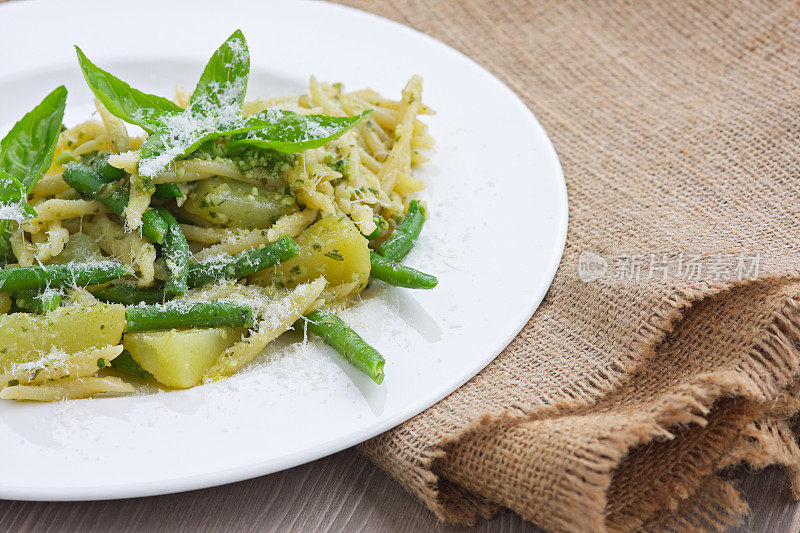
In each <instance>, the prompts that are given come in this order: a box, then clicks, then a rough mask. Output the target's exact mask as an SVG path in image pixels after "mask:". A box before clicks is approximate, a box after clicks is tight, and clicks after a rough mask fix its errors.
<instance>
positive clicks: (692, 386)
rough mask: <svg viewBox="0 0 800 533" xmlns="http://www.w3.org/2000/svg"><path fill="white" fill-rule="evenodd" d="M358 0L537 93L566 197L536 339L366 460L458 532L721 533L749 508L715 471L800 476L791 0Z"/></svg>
mask: <svg viewBox="0 0 800 533" xmlns="http://www.w3.org/2000/svg"><path fill="white" fill-rule="evenodd" d="M348 3H352V4H353V5H355V6H356V7H360V8H362V9H366V10H368V11H372V12H375V13H378V14H381V15H383V16H386V17H389V18H392V19H395V20H398V21H400V22H402V23H405V24H408V25H409V26H412V27H415V28H417V29H420V30H422V31H424V32H426V33H428V34H430V35H432V36H434V37H436V38H438V39H441V40H443V41H444V42H446V43H448V44H450V45H452V46H454V47H455V48H457V49H459V50H462V51H463V52H465V53H466V54H467V55H469V56H471V57H473V58H474V59H476V60H477V61H478V62H480V63H482V64H483V65H484V66H486V67H487V68H488V69H489V70H491V71H492V72H494V73H495V74H496V75H497V76H498V77H499V78H500V79H502V80H503V81H504V82H505V83H507V84H508V85H509V86H510V87H511V88H512V89H514V90H515V91H516V92H517V93H518V94H519V95H521V97H522V98H523V99H524V100H525V102H526V103H527V104H528V105H529V106H530V107H531V109H533V111H534V112H535V113H536V115H537V117H539V119H540V120H541V121H542V123H543V124H544V127H545V128H546V129H547V131H548V132H549V134H550V135H551V138H552V140H553V142H554V144H555V147H556V150H557V151H558V153H559V154H560V157H561V161H562V163H563V165H564V171H565V174H566V179H567V186H568V190H569V197H570V230H569V236H568V239H567V247H566V252H565V254H564V259H563V261H562V263H561V267H560V269H559V272H558V274H557V276H556V279H555V282H554V283H553V286H552V288H551V289H550V292H549V294H548V296H547V298H546V300H545V302H544V303H543V305H542V306H541V308H540V309H539V310H538V311H537V312H536V314H535V315H534V316H533V318H532V319H531V320H530V322H529V323H528V324H527V326H526V327H525V328H524V330H523V331H522V333H520V335H519V336H518V337H517V339H516V340H514V342H512V343H511V345H510V346H509V347H508V348H507V349H506V350H505V351H504V352H503V353H502V354H501V355H500V357H498V358H497V360H496V361H494V362H493V363H492V364H491V365H489V367H487V368H486V369H485V370H484V371H483V372H482V373H481V374H480V375H479V376H477V377H476V378H474V379H473V380H472V381H470V382H469V383H468V384H467V385H465V386H464V387H462V388H461V389H460V390H458V391H457V392H455V393H453V394H452V395H451V396H450V397H448V398H447V399H445V400H443V401H442V402H440V403H439V404H437V405H436V406H434V407H432V408H431V409H429V410H427V411H425V412H424V413H422V414H421V415H419V416H417V417H415V418H414V419H412V420H410V421H409V422H407V423H405V424H403V425H402V426H400V427H398V428H396V429H394V430H392V431H390V432H388V433H386V434H384V435H381V436H380V437H378V438H375V439H373V440H372V441H369V442H367V443H365V444H364V445H363V447H362V449H363V450H364V451H365V452H366V453H367V454H368V455H369V456H370V457H371V458H372V459H374V460H375V461H376V462H377V463H378V464H379V465H381V466H382V467H383V468H384V469H386V471H388V472H389V473H390V474H392V475H393V476H394V477H395V478H397V480H398V481H400V483H402V484H403V486H405V487H406V488H407V489H408V490H409V491H410V492H412V493H413V494H415V495H417V496H418V497H419V498H421V499H422V500H423V501H424V502H425V503H426V504H427V505H428V506H429V507H430V508H431V509H432V510H433V512H435V513H436V515H437V516H439V517H440V518H441V519H442V520H444V521H447V522H455V523H461V524H471V523H474V522H475V521H476V520H477V519H478V518H479V517H486V516H489V515H491V514H492V513H493V512H495V511H496V510H497V509H498V508H500V507H508V508H511V509H513V510H514V511H516V512H518V513H520V514H521V515H522V516H523V517H525V518H526V519H528V520H531V521H533V522H535V523H537V524H539V525H541V526H543V527H545V528H547V529H549V530H552V531H577V530H581V531H584V530H591V531H604V530H609V531H617V530H630V529H654V530H663V529H670V530H696V529H711V530H715V529H721V528H724V527H725V526H726V525H727V524H731V523H734V522H736V521H737V520H739V518H740V517H741V515H742V514H743V513H744V512H746V506H745V504H744V503H743V502H742V501H741V500H740V498H739V495H738V493H737V491H736V490H735V488H734V487H732V486H731V485H730V484H729V483H728V482H725V481H723V480H721V479H720V478H718V477H717V476H716V475H715V472H716V471H718V470H719V469H720V468H721V467H723V466H726V465H729V464H732V463H736V462H739V461H746V462H749V463H751V464H754V465H756V466H762V465H765V464H769V463H775V462H778V463H784V464H787V465H789V466H790V467H791V469H792V470H791V472H793V473H794V475H795V477H800V475H798V474H799V473H800V470H798V464H800V461H798V459H799V458H800V452H799V450H798V447H797V445H796V444H795V440H794V438H793V436H792V430H791V423H790V421H791V417H792V415H793V414H794V413H795V412H796V411H797V409H798V405H797V401H796V395H795V386H796V384H797V378H798V369H799V368H800V352H798V342H800V276H798V265H800V216H798V215H799V214H800V144H799V143H800V77H798V74H800V8H799V7H798V4H797V3H796V2H795V3H788V2H774V3H749V2H728V3H716V5H708V4H709V3H708V2H705V1H697V2H659V1H653V2H651V3H644V2H631V3H629V4H628V5H616V4H607V3H602V2H588V3H586V4H581V3H572V2H568V3H562V2H559V3H548V2H535V3H534V2H524V1H519V0H517V1H505V0H490V1H480V0H472V1H464V0H462V1H449V2H434V1H430V2H422V1H408V0H363V1H350V2H348ZM387 59H388V58H387ZM465 90H468V88H465ZM442 142H446V139H443V140H442ZM531 179H534V180H535V179H536V176H535V175H532V176H531ZM796 486H798V485H796Z"/></svg>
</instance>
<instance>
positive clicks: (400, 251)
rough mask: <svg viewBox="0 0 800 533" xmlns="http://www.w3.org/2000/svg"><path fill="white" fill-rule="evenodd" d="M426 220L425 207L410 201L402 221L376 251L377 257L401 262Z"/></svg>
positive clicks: (412, 245)
mask: <svg viewBox="0 0 800 533" xmlns="http://www.w3.org/2000/svg"><path fill="white" fill-rule="evenodd" d="M426 218H427V216H426V210H425V206H423V205H422V204H421V203H419V202H418V201H417V200H411V203H409V204H408V213H407V214H406V216H405V218H403V221H402V222H400V224H399V225H398V226H397V229H395V230H394V232H393V233H392V234H391V235H390V236H389V238H388V239H386V241H385V242H384V243H383V244H381V245H380V246H379V247H378V249H377V250H376V251H377V252H378V255H381V256H383V257H385V258H386V259H388V260H389V261H401V260H402V259H403V258H404V257H405V256H406V255H408V252H409V251H411V248H413V247H414V243H415V242H416V241H417V238H418V237H419V233H420V231H422V225H423V224H425V219H426Z"/></svg>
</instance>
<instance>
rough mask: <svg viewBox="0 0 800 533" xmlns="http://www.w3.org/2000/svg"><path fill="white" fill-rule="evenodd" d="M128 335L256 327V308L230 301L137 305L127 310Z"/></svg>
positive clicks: (126, 329)
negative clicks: (135, 332) (160, 331)
mask: <svg viewBox="0 0 800 533" xmlns="http://www.w3.org/2000/svg"><path fill="white" fill-rule="evenodd" d="M125 319H126V320H127V322H128V325H127V326H126V328H125V331H126V332H132V331H150V330H155V329H172V328H210V327H216V326H230V327H235V328H251V327H253V308H252V307H249V306H247V305H237V304H232V303H228V302H200V303H176V304H172V303H169V304H163V305H149V306H144V305H135V306H132V307H128V308H127V309H126V310H125Z"/></svg>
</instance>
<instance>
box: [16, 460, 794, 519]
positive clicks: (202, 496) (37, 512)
mask: <svg viewBox="0 0 800 533" xmlns="http://www.w3.org/2000/svg"><path fill="white" fill-rule="evenodd" d="M731 477H733V478H734V479H736V480H737V482H739V483H740V486H741V487H742V489H743V491H744V493H745V496H746V498H747V501H748V502H749V503H750V505H751V507H752V513H751V515H750V517H749V518H748V519H747V520H746V522H745V523H744V524H743V525H742V526H740V527H738V528H734V529H732V531H735V532H737V533H744V532H754V531H758V532H767V531H768V532H771V533H789V532H792V533H795V532H797V531H800V505H798V504H796V503H794V502H792V500H791V497H790V493H789V488H788V481H787V479H786V476H785V475H784V473H783V471H782V470H781V469H779V468H769V469H767V470H765V471H763V472H760V473H758V474H756V473H752V472H747V471H744V470H740V471H736V472H733V473H732V475H731ZM156 530H158V531H254V530H258V531H281V532H291V531H303V532H306V531H430V530H437V531H442V532H449V531H462V530H470V528H457V527H441V526H437V522H436V519H435V518H434V517H433V515H432V514H431V513H430V512H429V511H428V510H427V509H426V508H425V507H424V506H423V505H422V504H420V503H419V502H418V501H417V500H416V499H414V498H412V497H411V496H410V495H408V494H407V493H406V492H404V491H403V489H401V488H400V486H399V485H397V484H396V483H395V482H394V481H393V480H392V479H391V478H389V477H388V476H386V474H384V473H383V472H382V471H380V470H379V469H378V468H376V467H375V466H373V465H372V464H371V463H370V462H369V461H367V460H366V459H365V458H364V457H363V456H362V455H360V454H359V453H358V452H357V451H355V450H354V449H350V450H345V451H343V452H340V453H338V454H335V455H332V456H330V457H327V458H325V459H320V460H319V461H315V462H313V463H309V464H306V465H303V466H299V467H297V468H293V469H291V470H286V471H284V472H279V473H276V474H272V475H269V476H264V477H261V478H257V479H253V480H250V481H243V482H240V483H234V484H231V485H226V486H223V487H217V488H211V489H205V490H198V491H194V492H186V493H182V494H173V495H169V496H159V497H153V498H140V499H129V500H117V501H104V502H80V503H40V502H15V501H0V531H14V532H17V531H115V532H126V531H156ZM471 530H472V531H488V532H501V531H503V532H505V531H540V530H538V529H537V528H536V527H535V526H533V525H532V524H529V523H527V522H525V521H523V520H522V519H521V518H519V516H517V515H515V514H513V513H511V512H506V513H502V514H500V515H498V516H496V517H495V518H494V519H493V520H491V521H489V522H483V523H481V524H479V525H478V526H477V527H476V528H472V529H471Z"/></svg>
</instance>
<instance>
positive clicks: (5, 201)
mask: <svg viewBox="0 0 800 533" xmlns="http://www.w3.org/2000/svg"><path fill="white" fill-rule="evenodd" d="M35 216H36V210H35V209H34V208H33V207H31V206H30V205H28V189H27V188H26V187H25V185H24V184H23V183H22V182H21V181H19V180H18V179H17V178H15V177H14V176H12V175H11V174H8V173H6V172H2V171H0V220H3V221H6V220H13V221H15V222H22V221H23V220H28V219H29V218H34V217H35ZM2 229H3V230H4V229H5V224H3V228H2Z"/></svg>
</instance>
